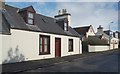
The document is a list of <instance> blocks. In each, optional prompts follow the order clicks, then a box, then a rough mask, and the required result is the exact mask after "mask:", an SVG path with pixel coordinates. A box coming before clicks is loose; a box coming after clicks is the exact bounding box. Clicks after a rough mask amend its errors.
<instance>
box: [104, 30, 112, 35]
mask: <svg viewBox="0 0 120 74" xmlns="http://www.w3.org/2000/svg"><path fill="white" fill-rule="evenodd" d="M103 32H104V33H105V34H107V35H110V32H112V31H110V30H106V31H103Z"/></svg>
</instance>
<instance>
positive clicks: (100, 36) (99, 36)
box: [92, 34, 103, 39]
mask: <svg viewBox="0 0 120 74" xmlns="http://www.w3.org/2000/svg"><path fill="white" fill-rule="evenodd" d="M102 36H103V34H102V35H95V36H92V37H97V38H99V39H101V38H102Z"/></svg>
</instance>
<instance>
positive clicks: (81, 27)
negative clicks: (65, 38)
mask: <svg viewBox="0 0 120 74" xmlns="http://www.w3.org/2000/svg"><path fill="white" fill-rule="evenodd" d="M86 27H90V25H89V26H81V27H74V29H77V28H86Z"/></svg>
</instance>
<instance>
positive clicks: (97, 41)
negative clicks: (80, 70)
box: [86, 36, 108, 45]
mask: <svg viewBox="0 0 120 74" xmlns="http://www.w3.org/2000/svg"><path fill="white" fill-rule="evenodd" d="M86 41H87V42H88V44H90V45H108V43H107V41H106V42H105V41H102V40H101V39H99V38H98V37H96V36H88V38H87V40H86Z"/></svg>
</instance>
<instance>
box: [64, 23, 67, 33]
mask: <svg viewBox="0 0 120 74" xmlns="http://www.w3.org/2000/svg"><path fill="white" fill-rule="evenodd" d="M67 27H68V26H67V23H64V30H65V31H67Z"/></svg>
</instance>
